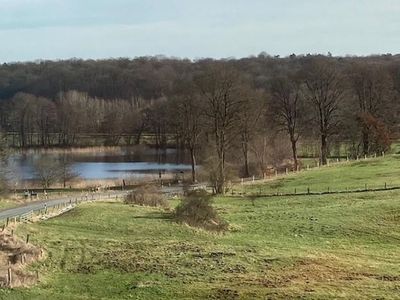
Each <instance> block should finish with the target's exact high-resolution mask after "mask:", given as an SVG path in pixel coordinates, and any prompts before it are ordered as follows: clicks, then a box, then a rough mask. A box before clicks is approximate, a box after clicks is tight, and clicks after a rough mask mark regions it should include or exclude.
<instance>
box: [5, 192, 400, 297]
mask: <svg viewBox="0 0 400 300" xmlns="http://www.w3.org/2000/svg"><path fill="white" fill-rule="evenodd" d="M174 204H176V202H174ZM254 204H255V205H254V206H253V204H252V203H251V202H250V201H248V200H246V199H234V198H218V199H216V200H215V205H216V207H217V208H218V211H219V212H220V214H221V216H222V217H223V218H224V219H225V220H227V221H228V222H229V223H230V224H231V229H230V231H229V232H226V233H225V234H212V233H207V232H204V231H202V230H194V229H192V228H189V227H187V226H183V225H178V224H176V223H174V222H173V221H172V220H171V218H170V215H169V214H167V213H165V212H163V211H160V210H158V209H151V208H142V207H129V206H126V205H123V204H120V203H96V204H85V205H82V206H81V207H79V208H78V209H76V210H74V211H72V212H70V213H67V214H65V215H64V216H62V217H59V218H56V219H52V220H49V221H46V222H42V223H36V224H30V225H23V226H20V227H19V228H18V234H19V235H21V236H24V235H25V234H26V233H28V232H29V233H30V234H31V240H32V242H33V243H34V244H37V245H41V246H43V247H44V248H45V250H46V252H47V259H46V260H45V261H43V262H40V263H36V265H34V266H32V269H36V270H39V274H40V276H41V282H40V283H39V284H38V285H36V286H34V287H32V288H30V289H26V288H17V289H13V290H0V299H258V298H261V299H268V298H270V299H288V298H302V299H303V298H306V299H338V298H344V299H348V298H354V299H396V297H398V296H399V294H400V252H399V245H400V192H399V191H391V192H390V191H388V192H381V193H366V194H353V195H344V196H343V195H341V196H339V195H328V196H312V197H306V196H301V197H292V198H284V197H277V198H270V199H257V200H256V201H255V203H254Z"/></svg>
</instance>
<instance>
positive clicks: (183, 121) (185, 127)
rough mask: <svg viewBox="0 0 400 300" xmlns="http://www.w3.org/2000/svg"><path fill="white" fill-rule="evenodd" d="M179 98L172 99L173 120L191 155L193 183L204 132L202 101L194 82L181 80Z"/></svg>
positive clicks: (177, 89)
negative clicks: (201, 137)
mask: <svg viewBox="0 0 400 300" xmlns="http://www.w3.org/2000/svg"><path fill="white" fill-rule="evenodd" d="M176 93H177V96H175V97H174V98H173V99H172V105H171V106H172V113H173V114H175V115H176V117H175V118H172V122H173V123H174V126H175V127H176V128H177V130H178V134H179V135H180V136H181V138H182V139H183V142H184V144H185V146H186V148H187V149H188V150H189V153H190V162H191V169H192V182H193V183H194V182H196V181H197V178H196V166H197V151H198V148H199V143H200V136H201V134H202V132H203V130H202V127H201V123H202V118H203V115H202V107H201V99H200V97H199V94H198V93H197V91H196V89H195V86H194V84H193V82H191V81H188V80H180V82H179V83H178V84H177V87H176Z"/></svg>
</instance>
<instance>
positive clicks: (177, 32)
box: [0, 0, 400, 62]
mask: <svg viewBox="0 0 400 300" xmlns="http://www.w3.org/2000/svg"><path fill="white" fill-rule="evenodd" d="M260 52H266V53H268V54H271V55H281V56H286V55H290V54H292V53H295V54H307V53H322V54H326V53H328V52H331V53H332V54H333V55H369V54H385V53H392V54H396V53H399V52H400V1H399V0H379V1H377V0H279V1H277V0H276V1H270V0H247V1H245V0H141V1H139V0H0V62H16V61H31V60H37V59H66V58H84V59H98V58H111V57H114V58H115V57H130V58H133V57H137V56H146V55H166V56H174V57H180V58H190V59H199V58H204V57H213V58H222V57H223V58H227V57H236V58H239V57H247V56H250V55H258V54H259V53H260Z"/></svg>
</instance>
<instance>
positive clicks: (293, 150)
mask: <svg viewBox="0 0 400 300" xmlns="http://www.w3.org/2000/svg"><path fill="white" fill-rule="evenodd" d="M291 142H292V154H293V163H294V170H295V171H297V168H298V166H299V161H298V159H297V141H296V139H295V138H294V137H292V138H291Z"/></svg>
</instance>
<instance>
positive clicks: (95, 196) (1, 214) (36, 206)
mask: <svg viewBox="0 0 400 300" xmlns="http://www.w3.org/2000/svg"><path fill="white" fill-rule="evenodd" d="M200 187H202V185H200V184H197V185H193V186H191V188H192V189H194V188H200ZM183 190H184V188H183V185H176V186H164V187H163V188H162V189H161V191H162V193H164V194H166V195H169V196H172V195H179V194H182V193H183ZM127 193H129V191H108V192H100V193H87V194H84V195H72V196H64V197H61V198H56V199H51V200H41V201H35V202H31V203H28V204H25V205H23V206H19V207H14V208H9V209H5V210H2V211H0V221H1V220H6V219H7V218H14V217H18V216H20V215H23V214H26V213H29V212H31V211H39V210H42V209H45V208H46V207H47V208H51V207H54V206H57V205H60V204H64V203H66V204H69V203H75V202H76V201H78V202H79V203H81V202H85V201H95V200H102V199H110V198H115V197H119V198H120V197H122V196H124V195H126V194H127Z"/></svg>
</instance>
